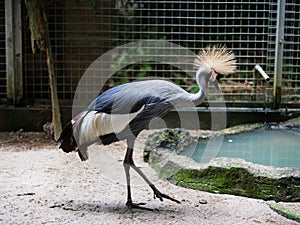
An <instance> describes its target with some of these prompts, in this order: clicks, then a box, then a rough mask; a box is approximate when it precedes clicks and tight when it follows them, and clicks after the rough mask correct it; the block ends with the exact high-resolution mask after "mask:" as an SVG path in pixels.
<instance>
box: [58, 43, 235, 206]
mask: <svg viewBox="0 0 300 225" xmlns="http://www.w3.org/2000/svg"><path fill="white" fill-rule="evenodd" d="M213 51H214V53H211V54H215V55H216V56H218V57H219V58H220V59H222V60H219V61H220V62H222V63H223V65H222V66H223V68H225V67H226V65H227V66H229V65H231V64H234V65H235V60H234V57H233V55H232V53H231V52H229V53H228V52H226V51H224V48H221V52H222V51H223V52H222V54H223V55H222V54H221V55H220V51H217V50H216V49H215V48H213ZM204 53H205V54H206V56H207V55H208V56H210V57H208V59H209V62H205V54H204V56H201V57H200V56H199V57H198V58H197V60H196V63H195V64H196V65H197V66H198V67H199V68H198V70H197V73H196V81H197V83H198V85H199V87H200V90H199V92H198V93H196V94H190V93H188V92H186V91H185V90H184V89H182V88H180V87H179V86H177V85H175V84H173V83H172V82H169V81H165V80H147V81H138V82H131V83H127V84H122V85H118V86H115V87H113V88H111V89H109V90H107V91H106V92H104V93H102V94H101V95H99V96H98V97H97V98H96V99H95V100H94V101H93V102H92V103H91V104H90V105H89V106H88V107H87V109H86V110H85V111H83V112H81V113H80V114H78V115H77V116H76V117H75V118H73V119H72V121H71V122H70V123H69V124H68V125H67V126H66V128H65V129H64V130H63V132H62V134H61V136H60V138H59V141H60V142H61V146H60V148H62V149H63V150H64V151H65V152H71V151H78V153H79V156H80V158H81V159H82V160H87V159H88V154H87V147H88V146H89V145H91V144H92V143H95V142H100V143H101V144H104V145H108V144H110V143H112V142H116V141H119V140H124V139H126V140H127V153H126V156H125V160H124V168H125V172H126V177H127V183H128V201H127V205H128V206H129V207H130V208H132V207H138V206H137V205H134V204H133V203H132V201H131V192H130V185H129V184H130V180H129V168H130V167H132V168H133V169H135V170H136V171H137V172H138V173H139V174H140V175H141V176H142V177H143V178H144V180H145V181H146V182H147V183H148V184H149V185H150V187H151V188H152V189H153V191H154V194H155V196H156V197H158V198H159V199H160V200H162V199H163V198H167V199H170V200H172V201H175V202H178V201H177V200H175V199H173V198H171V197H169V196H167V195H165V194H162V193H160V192H159V191H158V190H157V189H156V188H155V186H154V185H153V184H152V183H151V182H150V181H149V180H148V179H147V178H146V176H145V175H144V174H143V173H142V171H141V170H140V169H139V168H137V167H136V166H135V165H134V163H133V160H132V151H133V145H134V140H135V138H136V137H137V136H138V134H139V133H140V132H141V131H142V130H143V129H145V128H147V127H148V125H149V123H150V121H151V120H152V119H154V118H157V117H163V116H164V115H166V114H167V113H168V112H169V111H170V110H172V109H178V108H182V107H191V106H195V105H199V104H201V102H202V101H203V98H204V97H205V96H206V86H207V83H208V81H210V82H212V83H213V84H215V85H216V84H217V81H216V76H217V73H218V72H219V71H215V70H214V67H213V65H215V66H218V68H219V70H220V68H221V66H220V64H218V63H217V62H218V60H216V61H214V59H213V56H212V55H210V54H207V52H204ZM216 53H217V54H216ZM221 56H223V57H221ZM225 56H226V57H227V64H226V63H224V62H226V60H225ZM228 56H231V57H228ZM233 60H234V62H233ZM210 64H211V68H208V67H209V65H210ZM226 69H227V70H228V68H227V67H226ZM234 70H235V67H234ZM224 71H225V69H224ZM224 71H223V72H224ZM228 71H230V72H233V69H230V70H228ZM228 71H226V73H228ZM220 72H222V71H220ZM178 203H179V202H178ZM139 208H140V207H139Z"/></svg>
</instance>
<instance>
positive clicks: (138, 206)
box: [123, 148, 152, 211]
mask: <svg viewBox="0 0 300 225" xmlns="http://www.w3.org/2000/svg"><path fill="white" fill-rule="evenodd" d="M132 153H133V149H131V148H127V151H126V156H125V159H124V162H123V166H124V169H125V174H126V182H127V202H126V206H127V207H128V208H129V209H144V210H150V211H152V209H149V208H146V207H143V206H142V205H145V204H146V203H133V202H132V198H131V188H130V171H129V170H130V167H131V166H132V165H134V163H133V160H132Z"/></svg>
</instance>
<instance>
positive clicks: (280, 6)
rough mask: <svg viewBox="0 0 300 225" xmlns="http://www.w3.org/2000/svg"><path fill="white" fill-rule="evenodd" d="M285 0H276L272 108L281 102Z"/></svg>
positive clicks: (278, 105) (277, 106) (276, 107)
mask: <svg viewBox="0 0 300 225" xmlns="http://www.w3.org/2000/svg"><path fill="white" fill-rule="evenodd" d="M284 14H285V0H278V3H277V25H276V47H275V71H274V86H273V108H274V109H278V108H279V107H280V104H281V83H282V61H283V44H284V20H285V15H284Z"/></svg>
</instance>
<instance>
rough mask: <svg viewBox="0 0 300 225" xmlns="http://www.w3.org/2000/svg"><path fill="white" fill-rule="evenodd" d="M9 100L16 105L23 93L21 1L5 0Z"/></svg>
mask: <svg viewBox="0 0 300 225" xmlns="http://www.w3.org/2000/svg"><path fill="white" fill-rule="evenodd" d="M5 29H6V30H5V35H6V80H7V101H8V103H10V104H12V105H15V104H16V103H17V102H18V101H19V100H20V99H21V97H22V95H23V84H22V82H23V79H22V29H21V2H19V1H15V0H5Z"/></svg>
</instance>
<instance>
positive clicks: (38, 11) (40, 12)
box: [25, 0, 62, 140]
mask: <svg viewBox="0 0 300 225" xmlns="http://www.w3.org/2000/svg"><path fill="white" fill-rule="evenodd" d="M47 2H48V1H44V0H25V5H26V8H27V13H28V18H29V28H30V31H31V47H32V52H33V54H35V52H36V49H37V48H38V49H40V50H41V51H42V52H44V53H45V54H46V56H47V66H48V74H49V85H50V90H51V103H52V122H51V123H52V126H50V127H52V128H53V131H52V132H53V135H54V139H55V140H57V139H58V137H59V135H60V133H61V131H62V127H61V120H60V110H59V102H58V97H57V83H56V75H55V69H54V61H53V56H52V51H51V44H50V38H49V31H48V22H47V18H46V13H45V9H46V7H47Z"/></svg>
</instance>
